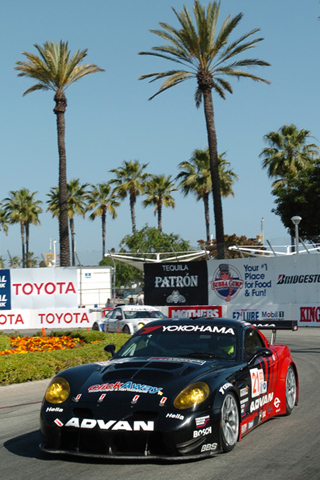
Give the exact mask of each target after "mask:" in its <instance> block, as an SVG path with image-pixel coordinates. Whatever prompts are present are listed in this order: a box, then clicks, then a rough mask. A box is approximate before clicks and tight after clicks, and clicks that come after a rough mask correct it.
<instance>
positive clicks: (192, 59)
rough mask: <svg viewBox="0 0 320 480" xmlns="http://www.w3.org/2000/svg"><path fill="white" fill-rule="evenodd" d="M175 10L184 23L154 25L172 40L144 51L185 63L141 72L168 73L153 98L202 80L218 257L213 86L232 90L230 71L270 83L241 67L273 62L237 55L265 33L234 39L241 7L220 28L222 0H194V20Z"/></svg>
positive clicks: (153, 76)
mask: <svg viewBox="0 0 320 480" xmlns="http://www.w3.org/2000/svg"><path fill="white" fill-rule="evenodd" d="M173 11H174V13H175V15H176V17H177V19H178V21H179V23H180V29H176V28H174V27H171V26H170V25H168V24H167V23H160V27H161V29H160V30H151V32H152V33H154V34H156V35H158V36H159V37H160V38H161V39H163V40H165V41H167V42H168V45H162V46H160V47H153V48H152V51H151V52H140V54H141V55H152V56H155V57H160V58H163V59H165V60H170V61H171V62H175V63H178V64H179V65H180V66H181V67H180V68H179V69H177V70H172V69H171V70H168V71H166V72H155V73H150V74H147V75H142V76H141V77H140V79H141V80H142V79H150V82H153V81H155V80H160V79H165V80H164V82H163V83H162V85H161V87H160V89H159V90H158V92H157V93H155V94H154V95H153V96H152V97H151V98H150V99H152V98H154V97H155V96H156V95H159V94H160V93H161V92H164V91H166V90H168V89H169V88H171V87H174V86H175V85H179V84H180V83H181V82H183V81H185V80H187V79H191V78H196V80H197V90H196V93H195V101H196V106H197V107H199V106H200V104H201V101H202V100H203V103H204V114H205V120H206V127H207V136H208V144H209V152H210V172H211V180H212V185H213V205H214V216H215V225H216V240H217V247H218V248H217V257H218V258H224V256H225V252H224V229H223V214H222V203H221V191H220V178H219V165H218V151H217V137H216V129H215V121H214V109H213V98H212V90H214V92H215V93H217V94H218V95H219V96H220V97H221V98H223V99H225V97H226V92H229V93H233V91H232V87H231V85H230V83H229V81H228V80H226V78H225V77H228V76H230V77H236V78H241V77H245V78H251V79H252V80H255V81H262V82H265V83H269V82H267V81H266V80H264V79H263V78H260V77H257V76H255V75H252V74H250V73H248V72H247V71H246V70H242V68H243V67H245V68H246V67H252V66H268V65H269V64H268V63H266V62H264V61H262V60H259V59H255V58H254V59H245V58H241V59H239V60H236V59H235V58H234V57H238V56H239V55H241V54H242V53H243V52H245V51H246V50H248V49H251V48H253V47H255V46H256V44H257V43H258V42H260V41H261V40H263V39H262V38H256V39H253V40H251V39H249V37H251V36H252V35H254V34H256V33H257V32H258V31H259V29H255V30H251V31H250V32H249V33H246V34H244V35H242V36H241V37H240V38H239V39H238V40H236V41H230V40H229V37H230V35H231V33H232V32H233V30H234V29H235V28H236V27H237V25H238V23H239V22H240V20H241V19H242V16H243V14H242V13H240V14H238V15H236V16H235V17H234V18H232V17H231V15H229V16H228V17H227V18H226V20H225V21H224V22H223V24H222V27H221V29H220V31H217V21H218V17H219V11H220V2H213V3H212V2H210V3H209V4H208V6H207V9H206V8H205V6H201V4H200V2H199V0H195V3H194V6H193V12H194V16H195V24H194V23H193V22H192V19H191V16H190V14H189V12H188V10H187V8H186V7H185V6H184V7H183V11H181V12H179V13H178V12H177V11H176V10H175V9H174V8H173Z"/></svg>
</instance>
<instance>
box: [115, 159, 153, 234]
mask: <svg viewBox="0 0 320 480" xmlns="http://www.w3.org/2000/svg"><path fill="white" fill-rule="evenodd" d="M147 166H148V163H143V164H140V163H139V160H129V161H126V160H124V161H123V162H122V167H120V168H114V169H112V170H109V172H111V173H115V174H116V178H114V179H112V180H110V184H113V183H114V184H115V185H116V187H115V188H114V190H113V193H114V194H115V195H118V196H119V198H121V199H124V198H126V197H127V196H129V203H130V214H131V223H132V233H135V231H136V214H135V204H136V202H137V196H138V195H141V194H143V193H144V185H145V182H146V180H148V178H149V174H147V173H145V172H144V170H145V168H146V167H147Z"/></svg>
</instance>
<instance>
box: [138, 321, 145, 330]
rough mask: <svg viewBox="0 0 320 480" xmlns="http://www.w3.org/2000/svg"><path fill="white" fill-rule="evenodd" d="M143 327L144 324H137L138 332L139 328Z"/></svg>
mask: <svg viewBox="0 0 320 480" xmlns="http://www.w3.org/2000/svg"><path fill="white" fill-rule="evenodd" d="M142 327H144V323H143V322H139V323H138V330H140V328H142Z"/></svg>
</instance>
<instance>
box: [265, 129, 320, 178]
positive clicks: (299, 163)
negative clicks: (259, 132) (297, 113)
mask: <svg viewBox="0 0 320 480" xmlns="http://www.w3.org/2000/svg"><path fill="white" fill-rule="evenodd" d="M309 137H311V132H310V131H309V130H304V129H302V130H298V129H297V127H296V126H295V125H293V124H291V125H283V126H282V127H281V128H279V130H278V131H277V132H269V133H268V134H267V135H265V136H264V137H263V138H264V140H265V141H266V142H267V143H268V145H269V146H268V147H266V148H264V149H263V150H262V152H261V153H260V155H259V157H262V158H263V163H262V167H263V168H266V169H267V172H268V176H269V177H270V178H277V179H276V180H275V181H274V182H273V184H272V187H273V188H276V187H281V186H284V185H286V184H287V183H288V179H287V177H288V175H297V173H298V172H300V171H301V170H303V169H305V168H308V167H310V166H312V164H313V163H314V160H315V159H316V158H317V156H318V154H319V148H318V147H317V145H315V144H314V143H309V144H306V142H307V139H308V138H309Z"/></svg>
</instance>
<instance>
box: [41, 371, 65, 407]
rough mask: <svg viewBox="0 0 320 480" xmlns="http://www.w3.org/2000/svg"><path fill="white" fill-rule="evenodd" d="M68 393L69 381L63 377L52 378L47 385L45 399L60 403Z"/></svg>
mask: <svg viewBox="0 0 320 480" xmlns="http://www.w3.org/2000/svg"><path fill="white" fill-rule="evenodd" d="M69 395H70V385H69V382H68V381H67V380H66V379H65V378H63V377H56V378H54V379H53V380H52V381H51V383H50V385H49V386H48V388H47V390H46V394H45V399H46V400H47V402H50V403H62V402H65V401H66V400H67V398H68V397H69Z"/></svg>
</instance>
